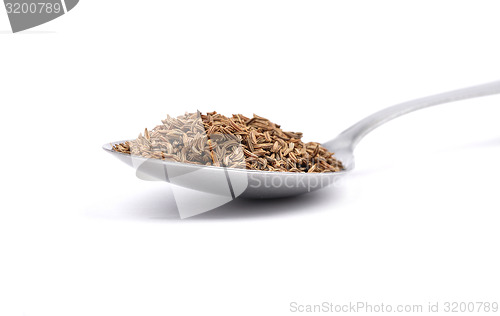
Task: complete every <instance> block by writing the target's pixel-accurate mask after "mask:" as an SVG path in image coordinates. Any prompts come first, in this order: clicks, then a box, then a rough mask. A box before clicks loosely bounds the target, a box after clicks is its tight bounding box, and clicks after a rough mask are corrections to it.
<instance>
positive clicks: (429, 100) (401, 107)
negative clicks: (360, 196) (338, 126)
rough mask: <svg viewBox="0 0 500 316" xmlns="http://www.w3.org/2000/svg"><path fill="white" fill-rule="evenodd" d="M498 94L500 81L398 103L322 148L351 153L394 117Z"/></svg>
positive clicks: (349, 129)
mask: <svg viewBox="0 0 500 316" xmlns="http://www.w3.org/2000/svg"><path fill="white" fill-rule="evenodd" d="M498 93H500V81H495V82H490V83H486V84H482V85H478V86H473V87H469V88H463V89H459V90H454V91H449V92H445V93H440V94H436V95H432V96H428V97H424V98H420V99H416V100H412V101H408V102H404V103H400V104H397V105H394V106H391V107H388V108H386V109H383V110H381V111H378V112H376V113H374V114H372V115H370V116H368V117H366V118H364V119H362V120H361V121H359V122H358V123H356V124H354V125H353V126H351V127H349V128H348V129H346V130H345V131H343V132H342V133H341V134H340V135H339V136H338V137H337V138H335V139H333V140H331V141H329V142H326V143H325V144H324V146H325V147H327V148H328V149H330V150H332V151H339V150H341V151H343V150H348V151H351V152H352V151H353V150H354V148H355V147H356V145H357V144H358V143H359V141H360V140H361V139H362V138H363V137H364V136H365V135H366V134H368V133H369V132H371V131H373V130H374V129H375V128H377V127H379V126H380V125H382V124H384V123H387V122H389V121H390V120H392V119H394V118H396V117H399V116H401V115H404V114H407V113H410V112H413V111H416V110H420V109H424V108H427V107H430V106H434V105H438V104H443V103H449V102H454V101H459V100H465V99H471V98H477V97H482V96H487V95H493V94H498Z"/></svg>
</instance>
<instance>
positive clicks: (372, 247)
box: [0, 0, 500, 316]
mask: <svg viewBox="0 0 500 316" xmlns="http://www.w3.org/2000/svg"><path fill="white" fill-rule="evenodd" d="M499 12H500V5H499V4H498V2H497V1H406V2H403V1H350V2H347V1H343V2H341V1H290V0H287V1H270V0H266V1H213V0H211V1H124V0H120V1H119V0H108V1H88V0H82V1H81V2H80V4H79V5H78V6H77V7H75V8H74V9H73V10H72V11H71V12H69V13H68V14H67V15H65V16H63V17H61V18H59V19H57V20H54V21H52V22H50V23H47V24H44V25H42V26H39V27H37V28H35V29H32V30H29V31H26V32H23V33H19V34H11V32H10V26H9V24H8V19H7V15H6V14H5V11H4V10H3V9H0V105H1V109H0V131H1V134H0V135H1V156H0V162H1V168H2V169H1V175H0V181H1V184H2V191H1V192H2V193H1V201H0V203H1V204H0V205H1V211H0V314H1V315H2V316H11V315H13V316H14V315H15V316H18V315H24V316H45V315H47V316H48V315H50V316H59V315H61V316H62V315H65V316H67V315H71V316H89V315H92V316H101V315H102V316H115V315H116V316H118V315H119V316H128V315H134V316H135V315H137V316H139V315H140V316H157V315H293V314H298V313H292V312H290V305H289V304H290V303H291V302H293V301H295V302H298V303H299V304H319V303H321V302H323V301H331V302H335V303H349V302H357V301H366V302H369V303H372V304H379V303H385V304H395V305H396V304H424V305H425V306H426V305H427V302H429V301H432V302H436V301H439V302H442V303H444V302H446V301H490V302H491V301H497V302H498V301H500V273H499V270H498V267H499V266H500V258H499V254H498V249H499V247H498V240H499V235H500V230H499V229H498V225H499V219H500V216H499V213H498V211H499V208H500V207H499V206H500V202H499V201H498V188H499V179H500V165H499V163H498V161H499V160H500V129H499V124H498V118H499V114H500V97H499V96H493V97H486V98H481V99H474V100H469V101H462V102H458V103H454V104H448V105H443V106H440V107H436V108H432V109H427V110H424V111H420V112H417V113H414V114H411V115H408V116H405V117H402V118H399V119H397V120H395V121H393V122H390V123H389V124H387V125H384V126H382V127H380V128H379V129H377V130H376V131H374V132H373V133H372V134H370V135H369V136H367V137H366V138H365V139H364V140H363V141H362V143H361V144H360V145H359V147H358V148H357V151H356V163H357V167H356V170H355V171H354V172H353V173H352V174H351V176H350V177H349V178H348V180H347V181H346V182H345V183H344V185H343V186H342V187H340V188H328V189H325V190H323V191H321V192H318V193H313V194H309V195H305V196H302V197H297V198H293V199H284V200H274V201H243V200H236V201H234V202H232V203H230V204H228V205H225V206H223V207H221V208H220V209H217V210H214V211H212V212H209V213H206V214H204V215H201V216H199V217H195V218H191V219H188V220H180V219H178V214H177V210H176V206H175V201H174V199H173V197H172V195H171V191H170V189H169V185H168V184H166V183H160V182H144V181H141V180H139V179H137V178H136V177H135V175H134V171H133V170H132V169H131V168H129V167H127V166H126V165H124V164H122V163H120V162H119V161H118V160H116V159H114V158H113V157H112V156H110V155H108V154H107V153H105V152H104V151H103V150H102V149H101V146H102V144H104V143H106V142H110V141H115V140H121V139H128V138H134V137H136V136H137V134H138V133H139V132H140V131H142V130H143V129H144V127H149V128H151V127H154V126H155V125H156V124H158V123H160V120H161V119H163V118H164V117H165V116H166V114H167V113H168V114H171V115H179V114H183V113H184V112H185V111H194V110H196V109H200V110H201V111H211V110H217V111H218V112H220V113H223V114H226V115H229V114H232V113H242V114H245V115H252V113H257V114H259V115H262V116H266V117H268V118H270V119H271V120H273V121H276V122H277V123H280V124H281V125H282V127H283V128H284V129H285V130H293V131H303V132H304V133H305V137H304V139H305V140H307V141H320V142H322V141H326V140H329V139H331V138H333V137H334V136H335V135H337V134H338V133H339V132H341V131H342V130H343V129H345V128H347V127H349V126H350V125H351V124H353V123H355V122H356V121H358V120H359V119H361V118H363V117H364V116H366V115H369V114H371V113H372V112H374V111H377V110H379V109H381V108H384V107H386V106H390V105H393V104H396V103H399V102H403V101H407V100H410V99H413V98H417V97H422V96H426V95H430V94H434V93H439V92H443V91H447V90H452V89H456V88H462V87H466V86H470V85H475V84H480V83H483V82H489V81H494V80H500V59H499V56H500V41H499V31H500V19H499Z"/></svg>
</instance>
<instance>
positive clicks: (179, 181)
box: [103, 81, 500, 200]
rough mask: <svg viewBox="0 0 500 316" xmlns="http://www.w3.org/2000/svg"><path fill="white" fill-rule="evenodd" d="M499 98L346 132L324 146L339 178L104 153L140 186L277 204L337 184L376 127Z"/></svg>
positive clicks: (486, 87)
mask: <svg viewBox="0 0 500 316" xmlns="http://www.w3.org/2000/svg"><path fill="white" fill-rule="evenodd" d="M498 93H500V81H496V82H492V83H487V84H482V85H478V86H473V87H469V88H464V89H459V90H454V91H450V92H445V93H441V94H436V95H432V96H429V97H424V98H420V99H416V100H413V101H408V102H404V103H400V104H397V105H394V106H391V107H388V108H386V109H383V110H381V111H379V112H376V113H374V114H372V115H370V116H368V117H366V118H365V119H363V120H361V121H359V122H358V123H356V124H354V125H353V126H351V127H350V128H348V129H346V130H345V131H344V132H342V133H341V134H340V135H339V136H337V137H336V138H334V139H332V140H330V141H328V142H326V143H324V144H322V145H323V146H324V147H326V148H327V149H328V150H329V151H331V152H334V153H335V155H334V156H335V157H336V158H337V159H339V160H340V161H341V162H342V163H343V165H344V167H345V169H344V170H342V171H340V172H325V173H295V172H272V171H258V170H247V169H235V168H225V167H215V166H200V165H195V164H189V163H180V162H174V161H167V160H160V159H149V158H144V157H139V156H133V155H129V154H124V153H119V152H115V151H113V150H112V146H113V145H114V144H118V143H123V142H125V141H116V142H112V143H108V144H105V145H104V146H103V149H104V150H105V151H107V152H109V153H110V154H112V155H113V156H115V157H117V158H118V159H120V160H121V161H123V162H125V163H127V164H128V165H130V166H132V167H134V168H135V169H136V175H137V176H138V177H139V178H141V179H144V180H156V181H167V182H170V183H172V184H174V185H177V186H181V187H185V188H189V189H193V190H196V191H200V192H205V193H208V194H213V195H216V196H223V197H227V198H228V199H229V200H230V199H234V198H236V197H243V198H254V199H262V198H280V197H286V196H294V195H299V194H304V193H307V192H311V191H315V190H318V189H320V188H324V187H327V186H330V185H332V184H334V183H336V182H337V181H338V180H340V179H341V178H342V177H343V176H345V175H346V174H348V173H349V172H350V171H351V170H353V169H354V149H355V148H356V145H357V144H358V143H359V142H360V140H361V139H362V138H363V137H364V136H366V135H367V134H368V133H369V132H371V131H372V130H374V129H375V128H377V127H379V126H380V125H382V124H384V123H386V122H388V121H390V120H392V119H394V118H396V117H399V116H401V115H404V114H407V113H410V112H413V111H416V110H420V109H424V108H427V107H431V106H434V105H438V104H444V103H450V102H454V101H459V100H465V99H470V98H476V97H482V96H487V95H494V94H498Z"/></svg>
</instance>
